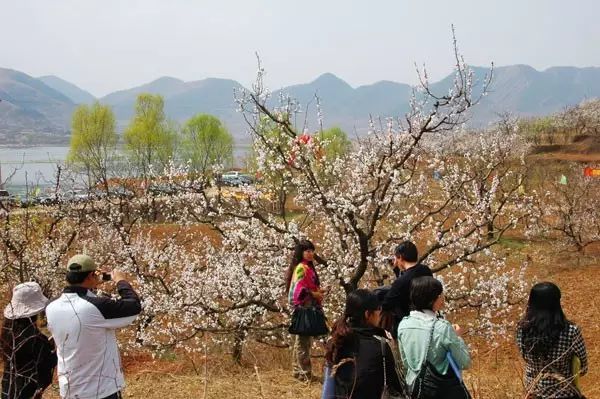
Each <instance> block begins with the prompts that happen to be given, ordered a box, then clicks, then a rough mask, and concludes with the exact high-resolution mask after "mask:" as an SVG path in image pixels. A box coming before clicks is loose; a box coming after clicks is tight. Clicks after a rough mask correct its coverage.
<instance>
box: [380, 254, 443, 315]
mask: <svg viewBox="0 0 600 399" xmlns="http://www.w3.org/2000/svg"><path fill="white" fill-rule="evenodd" d="M423 276H430V277H431V276H433V273H431V269H430V268H429V267H428V266H426V265H423V264H421V263H419V264H417V265H415V266H413V267H411V268H410V269H408V270H406V271H404V272H402V273H401V274H400V277H398V278H397V279H396V280H395V281H394V283H393V284H392V288H391V289H390V290H389V291H388V293H387V295H386V296H385V299H384V301H383V306H382V307H383V310H387V311H392V312H394V314H395V315H396V317H399V320H398V322H400V320H402V318H403V317H404V316H408V313H409V312H410V283H411V282H412V280H413V279H414V278H417V277H423Z"/></svg>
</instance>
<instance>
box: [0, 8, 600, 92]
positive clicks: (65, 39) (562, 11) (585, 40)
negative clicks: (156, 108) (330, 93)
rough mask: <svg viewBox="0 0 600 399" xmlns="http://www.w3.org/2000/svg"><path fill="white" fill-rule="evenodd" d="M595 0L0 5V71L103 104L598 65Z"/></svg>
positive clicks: (599, 34) (599, 11)
mask: <svg viewBox="0 0 600 399" xmlns="http://www.w3.org/2000/svg"><path fill="white" fill-rule="evenodd" d="M598 15H600V1H598V0H570V1H565V0H495V1H492V0H484V1H482V0H436V1H433V0H429V1H427V0H389V1H388V0H385V1H384V0H302V1H290V0H218V1H217V0H213V1H203V0H195V1H194V0H163V1H160V0H129V1H125V0H52V1H50V0H0V67H6V68H13V69H17V70H20V71H23V72H26V73H28V74H30V75H33V76H40V75H48V74H52V75H57V76H59V77H61V78H63V79H66V80H68V81H70V82H73V83H75V84H77V85H78V86H80V87H81V88H83V89H86V90H88V91H90V92H91V93H92V94H94V95H97V96H101V95H105V94H107V93H109V92H112V91H114V90H119V89H125V88H130V87H133V86H136V85H139V84H143V83H147V82H149V81H151V80H154V79H156V78H158V77H160V76H173V77H177V78H180V79H183V80H198V79H203V78H206V77H222V78H231V79H235V80H238V81H239V82H241V83H242V84H245V85H248V84H249V82H251V81H252V79H253V77H254V73H255V70H256V60H255V56H254V53H255V52H256V51H257V52H259V53H260V55H261V58H262V60H263V64H264V66H265V68H266V69H267V73H268V75H267V82H268V84H269V86H270V87H271V88H274V89H276V88H280V87H282V86H285V85H290V84H295V83H304V82H308V81H310V80H313V79H314V78H316V77H317V76H318V75H320V74H322V73H324V72H332V73H334V74H336V75H337V76H339V77H341V78H342V79H344V80H346V81H347V82H348V83H350V84H351V85H353V86H358V85H361V84H369V83H373V82H375V81H378V80H394V81H398V82H405V83H414V82H415V72H414V63H415V62H416V63H419V64H422V63H426V65H427V67H428V69H429V72H430V76H431V79H432V80H436V79H439V78H442V77H443V76H445V75H447V74H448V73H449V72H450V71H451V68H452V48H451V30H450V25H451V24H454V25H455V26H456V30H457V37H458V40H459V47H460V49H461V51H462V53H463V54H464V55H465V58H466V60H467V62H468V63H470V64H472V65H481V66H485V65H489V63H490V62H491V61H494V63H496V65H510V64H529V65H531V66H533V67H535V68H537V69H545V68H547V67H550V66H557V65H572V66H600V51H599V50H600V48H599V46H600V24H599V23H598V21H597V18H598Z"/></svg>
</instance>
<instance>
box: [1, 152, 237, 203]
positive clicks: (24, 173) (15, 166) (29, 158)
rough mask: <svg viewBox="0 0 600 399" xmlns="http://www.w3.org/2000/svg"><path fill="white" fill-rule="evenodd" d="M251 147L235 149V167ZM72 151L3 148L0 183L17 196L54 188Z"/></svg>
mask: <svg viewBox="0 0 600 399" xmlns="http://www.w3.org/2000/svg"><path fill="white" fill-rule="evenodd" d="M248 150H249V147H247V146H236V147H234V151H233V152H234V158H235V164H236V166H241V165H242V164H243V159H244V157H245V156H246V155H247V153H248ZM68 153H69V147H27V148H25V147H19V148H11V147H0V183H1V182H3V181H5V180H6V179H7V178H8V177H9V176H11V177H10V179H9V180H8V181H7V182H6V185H5V188H6V189H7V190H8V191H10V192H12V193H15V194H20V193H22V192H24V190H25V187H26V184H28V185H30V186H31V185H37V186H40V187H47V186H51V185H52V182H53V180H54V176H55V173H56V166H57V165H59V164H64V162H65V159H66V158H67V154H68Z"/></svg>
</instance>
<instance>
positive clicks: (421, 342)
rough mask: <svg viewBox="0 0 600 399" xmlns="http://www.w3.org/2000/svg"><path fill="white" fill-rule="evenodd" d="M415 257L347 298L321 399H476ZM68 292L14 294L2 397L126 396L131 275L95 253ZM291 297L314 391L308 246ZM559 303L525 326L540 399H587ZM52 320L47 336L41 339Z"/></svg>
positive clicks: (548, 291) (579, 356)
mask: <svg viewBox="0 0 600 399" xmlns="http://www.w3.org/2000/svg"><path fill="white" fill-rule="evenodd" d="M418 259H419V258H418V251H417V247H416V246H415V245H414V244H413V243H412V242H409V241H406V242H403V243H401V244H400V245H399V246H398V247H397V248H396V250H395V253H394V259H393V261H392V262H391V264H392V266H393V268H394V272H395V274H396V279H395V281H394V282H393V283H392V284H391V286H389V287H380V288H378V289H375V290H367V289H357V290H355V291H353V292H350V293H348V295H347V297H346V305H345V309H344V313H343V314H342V316H341V317H340V318H339V319H338V320H337V321H335V323H333V326H332V328H331V334H330V337H329V339H328V341H327V345H326V354H325V358H326V375H325V381H324V389H323V397H325V398H328V399H329V398H351V399H376V398H421V399H437V398H440V399H441V398H444V399H454V398H470V394H469V391H468V389H467V387H466V385H465V384H464V382H463V380H462V370H464V369H467V368H468V367H469V366H470V364H471V356H470V352H469V347H468V346H467V344H466V343H465V341H464V340H463V338H462V335H463V330H462V328H461V327H460V326H458V325H456V324H451V323H450V322H449V321H448V320H446V319H444V318H443V317H442V316H441V311H442V309H443V307H444V288H443V285H442V283H441V282H440V281H438V280H437V279H435V278H434V277H433V275H432V273H431V269H430V268H429V267H428V266H426V265H423V264H420V263H418ZM111 279H112V280H113V281H114V282H115V283H116V288H117V291H118V298H113V297H110V296H105V295H99V294H97V288H98V286H99V285H100V284H102V283H103V282H104V281H105V280H111ZM66 282H67V285H66V287H65V288H64V290H63V293H62V295H60V296H59V297H58V298H56V299H54V300H53V301H51V302H49V301H48V299H47V298H46V297H45V296H44V294H43V293H42V289H41V287H40V286H39V285H38V284H37V283H35V282H27V283H23V284H19V285H17V286H16V287H15V288H14V289H13V296H12V299H11V302H10V303H9V304H8V305H7V306H6V308H5V310H4V322H3V325H2V331H1V333H0V350H1V355H2V360H3V363H4V373H3V377H2V392H1V399H31V398H36V399H39V398H41V397H42V394H43V392H44V390H45V389H46V388H47V387H48V386H49V385H50V383H51V382H52V378H53V375H54V369H55V368H57V371H58V373H57V374H58V382H59V387H60V396H61V397H62V398H64V399H118V398H121V390H122V389H123V387H124V378H123V372H122V367H121V360H120V356H119V350H118V346H117V339H116V336H115V330H116V329H118V328H121V327H125V326H128V325H130V324H131V323H132V322H133V321H134V320H135V318H136V316H137V315H138V314H139V313H140V312H141V309H142V308H141V303H140V298H139V297H138V295H137V294H136V293H135V291H134V290H133V288H132V286H131V284H130V283H129V282H127V278H126V276H125V275H124V274H123V273H121V272H119V271H113V272H112V273H110V274H107V273H103V272H102V271H101V270H99V268H98V267H97V265H96V263H95V262H94V260H93V259H92V258H91V257H89V256H87V255H76V256H74V257H72V258H71V259H70V260H69V261H68V263H67V270H66ZM286 288H287V290H288V293H289V302H290V304H291V306H292V308H293V318H294V319H295V320H293V323H292V324H294V326H295V327H294V328H295V330H294V333H295V334H297V335H296V338H295V341H294V345H293V373H294V376H295V377H296V378H298V379H301V380H308V381H309V380H311V379H313V378H314V376H313V374H312V369H311V348H312V345H313V339H314V337H315V336H318V335H321V334H323V333H322V332H320V331H322V327H321V326H320V324H321V323H322V324H323V327H324V328H325V329H326V326H325V324H324V317H325V316H324V315H323V311H322V304H323V298H324V296H325V292H324V291H323V290H322V288H321V284H320V281H319V276H318V273H317V270H316V268H315V247H314V245H313V244H312V243H311V242H310V241H307V240H303V241H300V242H299V243H298V244H297V246H296V249H295V252H294V255H293V258H292V261H291V263H290V266H289V268H288V273H287V275H286ZM560 299H561V293H560V290H559V288H558V287H557V286H556V285H555V284H553V283H549V282H543V283H539V284H536V285H534V286H533V288H532V289H531V293H530V296H529V301H528V305H527V310H526V313H525V316H524V317H523V319H522V320H521V321H520V322H519V325H518V329H517V334H516V335H517V343H518V347H519V350H520V352H521V354H522V356H523V358H524V360H525V363H526V369H525V383H526V389H527V391H528V395H529V396H528V397H529V398H531V399H541V398H562V399H574V398H582V397H583V396H582V394H581V391H580V388H579V381H578V377H579V375H583V374H585V373H586V372H587V368H588V362H587V355H586V348H585V343H584V341H583V337H582V334H581V330H580V329H579V327H578V326H577V325H575V324H574V323H572V322H570V321H569V320H568V319H567V318H566V317H565V315H564V313H563V311H562V308H561V303H560ZM43 313H45V319H46V322H47V329H48V332H49V336H47V335H46V334H45V333H43V332H42V329H43V327H44V326H42V321H43V317H40V316H41V315H42V314H43ZM315 324H319V326H318V327H317V329H316V330H315ZM302 331H305V332H308V333H303V332H302ZM312 331H319V332H318V333H311V332H312Z"/></svg>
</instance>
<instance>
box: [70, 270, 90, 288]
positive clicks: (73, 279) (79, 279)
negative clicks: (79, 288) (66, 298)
mask: <svg viewBox="0 0 600 399" xmlns="http://www.w3.org/2000/svg"><path fill="white" fill-rule="evenodd" d="M90 273H92V271H89V272H67V283H69V284H71V285H77V284H81V283H83V282H84V281H85V279H86V278H87V276H89V275H90Z"/></svg>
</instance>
